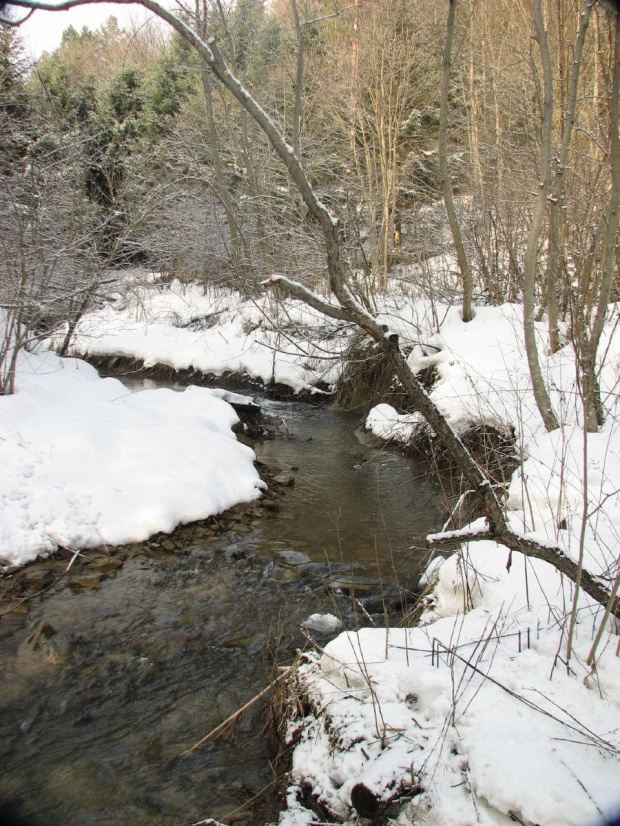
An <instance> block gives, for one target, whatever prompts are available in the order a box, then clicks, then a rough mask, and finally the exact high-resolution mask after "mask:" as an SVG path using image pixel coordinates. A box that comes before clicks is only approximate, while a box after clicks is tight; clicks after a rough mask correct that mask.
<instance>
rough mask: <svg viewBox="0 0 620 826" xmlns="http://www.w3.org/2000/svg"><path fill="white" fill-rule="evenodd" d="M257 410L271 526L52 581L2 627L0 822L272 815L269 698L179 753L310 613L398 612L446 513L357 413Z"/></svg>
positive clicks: (350, 623)
mask: <svg viewBox="0 0 620 826" xmlns="http://www.w3.org/2000/svg"><path fill="white" fill-rule="evenodd" d="M142 386H144V385H143V384H142V383H140V382H138V383H135V382H134V383H133V384H132V385H131V387H130V390H131V392H139V390H140V388H141V387H142ZM262 403H263V406H264V409H265V412H266V413H267V414H268V415H269V416H270V418H271V427H270V430H271V431H272V435H273V437H272V438H269V439H264V440H261V441H259V442H257V443H256V444H255V445H254V447H255V450H256V453H257V458H258V460H259V462H261V463H262V465H263V466H265V467H266V468H268V469H269V474H270V477H271V478H273V477H274V476H275V477H278V476H279V478H280V483H279V484H278V485H277V487H278V505H277V508H274V509H273V511H272V512H270V513H269V515H268V518H267V517H266V515H265V513H264V512H261V511H259V510H257V511H255V512H252V513H250V515H249V518H247V519H245V520H244V521H242V522H240V523H239V524H238V525H236V527H235V529H233V530H227V531H225V532H224V533H222V534H218V535H213V536H208V537H205V539H204V541H196V542H195V543H194V544H193V545H192V546H191V547H189V548H185V549H184V551H183V553H172V552H171V553H168V554H165V553H163V554H157V555H155V556H149V555H146V554H136V555H134V556H131V557H129V558H127V559H126V560H125V562H124V564H123V566H122V567H121V568H119V569H118V572H117V573H116V575H115V576H114V577H113V578H108V579H105V580H104V581H102V583H101V587H100V588H98V589H93V590H87V591H84V592H76V591H75V589H71V588H69V587H66V586H65V585H64V584H62V583H59V584H58V585H57V586H55V587H53V588H51V589H50V590H49V592H48V593H47V594H46V596H45V597H44V598H42V599H38V600H37V601H31V602H30V603H28V604H27V607H26V608H24V609H23V611H22V612H17V611H13V612H11V613H10V614H7V615H6V616H5V617H3V618H2V621H1V622H0V671H1V676H0V686H1V688H0V696H1V700H0V703H1V706H2V712H1V716H0V759H1V761H2V775H1V777H0V802H1V803H0V806H1V807H3V808H0V814H2V813H3V814H4V820H3V821H2V822H7V823H9V822H13V823H16V824H29V826H43V824H45V826H91V825H92V826H98V824H102V826H103V824H106V826H127V824H132V826H146V824H149V826H172V825H173V824H175V825H176V824H187V826H189V824H192V823H195V822H197V821H199V820H200V819H202V818H206V817H212V818H215V819H218V820H222V821H224V822H227V823H233V822H234V823H239V824H257V826H258V824H263V823H265V822H266V820H268V819H269V818H270V817H271V816H273V814H274V813H273V812H272V811H271V812H270V811H269V809H268V808H265V806H264V805H262V804H261V800H263V799H269V796H268V795H262V796H261V795H260V792H261V791H262V790H265V789H268V788H270V785H271V783H272V780H273V776H272V773H271V771H270V766H269V750H268V746H267V743H266V741H265V739H264V738H263V737H262V736H261V729H262V715H263V710H264V706H261V704H256V705H254V706H253V707H252V708H251V709H250V710H249V711H248V712H247V713H246V714H244V716H243V717H242V718H241V720H240V721H239V722H238V723H237V725H236V726H235V728H234V731H233V732H230V733H229V734H228V735H227V737H226V738H224V739H223V740H217V741H215V740H212V741H209V742H208V743H207V744H205V746H203V747H202V748H201V749H199V750H197V751H196V752H194V753H192V754H191V755H190V756H187V755H186V754H184V752H185V751H186V750H187V749H188V748H189V747H190V746H192V745H193V744H194V743H195V742H196V741H198V740H199V739H200V738H201V737H203V736H204V735H205V734H206V733H208V732H209V731H210V730H211V729H212V728H213V727H214V726H216V725H217V724H218V723H219V722H220V721H221V720H223V719H226V718H227V717H228V716H229V715H230V714H231V713H232V712H233V711H234V710H235V709H236V708H238V707H240V706H242V705H243V704H244V703H245V702H246V701H248V700H249V699H251V698H252V697H253V696H254V695H255V694H256V693H257V692H258V691H260V690H261V689H262V688H263V687H264V686H265V685H266V683H267V681H268V676H267V675H268V674H269V673H271V671H272V669H273V668H274V664H275V663H277V664H280V665H286V664H288V663H290V662H291V661H292V659H293V657H294V655H295V652H296V650H297V649H298V648H300V647H302V646H303V645H304V644H306V640H305V637H304V635H303V634H302V631H301V628H300V624H301V623H302V622H303V620H304V619H306V618H307V617H308V616H309V615H311V614H313V613H327V612H329V613H331V614H334V615H336V616H338V617H339V618H340V620H341V621H342V622H344V624H345V626H346V627H355V626H356V625H360V624H367V623H372V622H382V621H383V620H384V619H385V618H386V616H387V618H388V620H389V621H396V620H397V619H398V611H399V608H400V607H401V606H402V605H403V604H404V602H405V601H406V598H407V595H408V594H409V593H410V592H411V591H412V590H414V588H415V584H416V581H417V574H418V572H419V569H420V567H421V565H422V564H423V560H424V558H425V557H426V551H425V550H424V549H423V537H424V535H425V534H426V533H428V532H429V531H432V530H434V529H436V528H437V527H438V525H439V524H440V520H441V515H442V511H443V502H442V498H441V495H440V493H439V491H438V489H437V487H436V485H435V484H434V482H433V481H432V480H431V479H430V477H429V474H428V471H427V469H426V468H425V467H424V465H423V464H421V463H419V462H416V461H415V460H413V459H412V458H410V457H407V456H404V455H402V454H401V453H399V452H396V451H391V450H388V449H385V448H383V447H380V446H378V445H376V444H375V443H373V442H372V441H371V440H369V439H368V437H367V436H366V435H365V434H364V433H363V431H362V430H360V428H359V422H358V420H357V418H356V416H355V415H351V414H346V413H342V412H339V411H335V410H330V409H327V408H325V407H323V406H318V405H317V406H313V405H309V404H300V403H295V402H274V401H266V400H264V401H263V402H262ZM33 631H34V632H35V637H34V638H33V637H32V632H33ZM37 634H38V636H36V635H37ZM29 637H30V640H29ZM325 639H326V637H324V636H321V635H320V634H319V635H318V636H317V640H318V641H319V642H320V643H321V644H322V643H324V642H325ZM9 818H12V820H9ZM0 819H1V818H0Z"/></svg>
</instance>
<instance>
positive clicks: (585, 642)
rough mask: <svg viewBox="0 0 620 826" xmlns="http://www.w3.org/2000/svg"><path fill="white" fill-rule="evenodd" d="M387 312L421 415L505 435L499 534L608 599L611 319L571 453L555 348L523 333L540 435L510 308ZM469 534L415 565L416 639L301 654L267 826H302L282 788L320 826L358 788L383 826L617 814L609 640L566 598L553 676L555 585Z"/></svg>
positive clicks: (610, 629)
mask: <svg viewBox="0 0 620 826" xmlns="http://www.w3.org/2000/svg"><path fill="white" fill-rule="evenodd" d="M400 312H401V319H400V321H398V322H395V320H394V317H393V313H392V312H388V311H387V309H386V312H385V320H386V321H388V323H389V326H390V329H396V330H397V332H399V334H400V335H401V338H402V340H403V342H405V343H407V342H409V343H410V344H411V355H410V356H409V360H410V363H411V365H412V367H413V369H414V370H415V371H418V370H421V369H423V368H427V367H429V366H434V367H435V369H436V370H437V373H438V376H439V379H438V381H437V383H436V384H435V386H434V388H433V390H432V392H431V397H432V399H433V400H434V401H435V403H436V404H437V405H438V406H439V408H440V409H441V410H442V412H443V413H444V415H445V416H446V417H447V419H448V420H449V421H450V423H451V424H452V426H453V427H454V428H455V429H456V430H457V432H464V431H465V430H467V428H468V427H470V426H471V425H474V424H478V423H480V422H484V423H485V424H487V425H492V426H493V427H496V428H498V429H499V430H501V431H503V432H506V433H508V432H511V431H512V432H514V434H515V437H516V449H517V451H518V455H519V456H520V457H521V461H520V464H519V467H518V470H517V472H516V473H515V475H514V477H513V479H512V482H511V485H510V488H509V497H508V502H507V507H508V514H509V522H510V525H511V527H512V529H513V530H514V531H515V532H518V533H521V534H523V535H524V536H526V537H528V538H532V539H535V540H536V541H537V542H538V543H539V544H541V545H543V546H546V547H548V548H550V549H552V548H556V547H559V548H560V549H561V550H562V551H563V552H564V553H566V554H567V555H569V556H570V557H571V558H573V559H574V560H576V561H577V560H578V559H579V558H580V555H581V556H582V557H583V562H584V565H585V567H586V568H587V569H588V570H589V571H590V572H591V573H593V574H595V575H598V576H599V577H601V580H602V581H603V582H605V583H606V584H607V586H608V587H609V585H610V584H611V583H612V582H613V579H614V577H615V576H617V575H618V565H619V557H618V547H619V546H620V439H619V437H618V421H619V416H618V413H619V411H618V407H617V382H618V377H619V369H618V368H619V364H620V361H619V358H618V354H619V352H620V351H619V347H620V337H619V336H618V335H617V334H615V319H616V318H617V315H618V310H617V308H615V307H614V308H612V311H611V313H610V319H609V324H608V331H607V337H606V340H605V341H604V343H603V345H602V347H601V351H602V352H604V353H605V362H604V364H603V365H602V369H601V386H602V390H603V397H604V399H605V403H606V407H607V419H606V423H605V425H604V427H603V428H602V429H601V431H600V432H599V433H596V434H588V435H587V437H584V432H583V428H582V421H583V416H582V412H581V407H580V401H579V393H578V388H577V387H576V384H575V367H574V355H573V352H572V349H571V347H570V346H567V347H565V348H564V349H563V350H562V351H560V352H559V353H557V354H555V355H553V356H547V355H546V354H545V350H544V344H543V341H544V325H541V326H540V327H539V336H540V341H541V350H540V352H541V354H542V359H541V360H542V369H543V374H544V375H545V377H546V379H547V382H548V386H549V387H550V388H551V395H552V399H553V402H554V405H555V406H556V408H557V410H558V412H559V415H560V418H561V422H562V427H561V428H560V430H558V431H555V432H554V433H551V434H548V433H546V432H545V429H544V427H543V425H542V422H541V420H540V416H539V414H538V411H537V409H536V406H535V402H534V399H533V395H532V391H531V383H530V380H529V373H528V367H527V360H526V356H525V352H524V347H523V344H522V321H521V308H520V307H519V306H504V307H479V308H477V311H476V317H475V319H474V320H473V321H472V322H470V323H469V324H465V323H463V321H462V319H461V318H460V315H459V308H457V307H453V308H451V307H448V308H445V311H442V313H441V315H442V316H443V322H442V324H441V327H440V329H439V330H438V329H437V328H434V329H433V327H432V326H431V324H430V323H429V321H428V319H429V318H431V313H429V312H428V307H427V311H426V314H425V313H424V302H418V303H417V304H416V303H415V302H409V303H408V302H407V300H403V301H401V302H400ZM380 320H382V319H381V317H380ZM612 330H613V331H614V334H612V332H611V331H612ZM366 427H367V428H368V429H369V430H371V431H372V432H373V433H374V434H375V435H376V436H379V437H380V438H382V439H384V440H386V441H397V442H398V441H400V442H402V443H405V444H406V443H407V442H408V441H409V440H410V439H411V437H412V435H413V434H414V432H415V431H416V430H417V429H418V428H420V427H424V428H426V427H427V426H426V425H425V424H424V423H423V422H422V420H421V418H420V417H419V415H417V414H407V415H399V414H398V413H397V412H396V411H395V410H394V409H393V408H392V407H390V406H389V405H387V404H381V405H378V406H377V407H375V408H374V409H373V410H372V411H371V412H370V414H369V415H368V417H367V420H366ZM487 530H488V526H487V525H486V522H485V520H484V519H479V520H476V521H475V522H473V523H471V524H470V525H468V526H466V527H465V528H463V529H462V530H461V531H459V532H458V533H457V535H456V538H457V539H459V540H460V541H461V542H462V543H463V544H462V546H461V548H460V550H459V551H458V552H457V553H453V554H451V555H450V556H448V557H447V558H444V557H436V558H435V559H434V560H433V561H432V562H431V564H430V565H429V567H428V569H427V571H426V574H425V578H426V583H427V586H428V589H429V592H430V595H429V596H427V597H426V610H425V611H424V613H423V615H422V619H421V621H420V624H419V626H418V627H416V628H411V629H402V628H392V629H374V628H373V629H366V628H364V629H360V630H358V631H345V632H344V633H342V634H340V635H339V636H338V637H337V638H336V639H335V640H333V641H332V642H330V643H329V644H328V645H327V646H325V648H324V649H322V650H317V652H316V653H314V654H308V655H305V658H304V659H305V661H304V663H303V664H302V665H301V666H300V668H299V671H298V674H297V678H296V679H297V685H298V689H297V690H298V691H299V692H300V693H301V694H302V695H303V696H305V697H306V700H307V702H308V705H309V707H310V712H309V713H308V714H307V715H306V716H305V717H304V718H303V719H296V720H293V721H292V723H291V726H290V731H289V736H290V738H291V740H295V739H297V740H298V742H297V746H296V748H295V751H294V758H293V771H292V774H291V785H290V788H289V793H288V808H287V810H286V812H284V813H283V814H282V815H281V818H280V824H281V826H293V824H298V823H303V822H305V820H304V818H305V816H306V813H307V809H306V808H305V806H304V804H303V802H302V800H303V795H302V794H301V788H302V786H303V787H304V788H308V787H310V788H312V790H313V793H314V795H315V797H316V799H317V800H318V802H319V804H320V805H321V806H322V807H323V810H324V811H325V812H326V814H327V815H328V816H329V817H334V818H337V819H338V820H339V821H342V822H346V823H353V822H355V820H356V812H355V810H354V808H352V791H353V789H354V788H355V787H356V786H357V785H358V784H360V783H362V784H363V785H364V786H365V787H366V788H367V789H369V790H370V791H371V792H372V793H373V794H375V795H376V797H377V798H378V799H379V800H381V801H382V802H383V803H384V804H386V805H387V804H388V803H389V802H390V801H391V800H394V799H399V796H401V798H400V799H401V801H402V802H401V807H400V809H399V810H397V811H398V814H397V815H396V814H395V815H394V816H395V817H396V816H397V821H398V822H400V823H402V824H410V823H414V822H415V823H422V824H428V825H429V826H439V825H440V824H441V826H470V824H474V823H483V824H508V823H511V822H514V821H515V820H516V821H517V822H521V823H525V824H536V823H544V824H546V826H571V824H575V826H576V825H577V824H594V823H600V822H602V819H603V818H604V817H605V816H610V815H611V814H612V813H613V812H614V811H616V812H617V811H618V809H619V808H620V658H619V657H618V654H617V650H618V627H617V624H616V622H615V621H613V620H612V621H607V622H604V616H603V607H602V606H600V605H598V604H596V603H595V602H594V601H593V600H592V599H590V598H589V597H587V596H586V595H585V594H584V593H583V592H581V593H580V596H579V600H578V603H577V609H578V610H577V623H576V626H575V634H574V640H573V649H572V653H571V659H570V664H569V665H567V663H566V656H567V634H568V624H569V617H570V612H571V607H572V604H573V597H574V589H573V586H572V583H570V582H569V581H568V580H567V579H566V578H563V577H562V576H560V575H559V574H558V573H557V572H556V571H555V569H554V568H553V567H551V566H550V565H549V564H547V563H545V562H542V561H539V560H535V559H532V558H525V557H524V556H523V555H522V554H519V553H516V552H513V554H512V556H511V557H510V564H508V563H509V554H508V551H507V549H506V548H504V547H501V546H499V545H497V544H496V543H495V542H493V541H490V540H482V541H477V542H468V541H467V540H468V536H470V535H471V534H473V533H476V534H484V532H485V531H487ZM436 538H437V537H432V539H436ZM601 623H604V626H603V629H602V639H601V643H600V645H599V648H598V650H597V653H596V662H595V668H593V667H592V666H591V665H589V664H588V658H589V655H590V654H591V651H592V646H593V642H594V639H595V636H596V634H597V631H598V630H599V626H600V625H601Z"/></svg>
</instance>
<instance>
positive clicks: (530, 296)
mask: <svg viewBox="0 0 620 826" xmlns="http://www.w3.org/2000/svg"><path fill="white" fill-rule="evenodd" d="M533 7H534V30H535V39H536V42H537V43H538V49H539V52H540V59H541V62H542V68H543V83H544V96H543V111H542V125H541V139H540V161H539V175H540V181H539V184H538V196H537V198H536V203H535V205H534V211H533V214H532V220H531V223H530V228H529V232H528V237H527V248H526V251H525V272H524V275H523V332H524V336H525V350H526V352H527V362H528V365H529V368H530V376H531V379H532V389H533V391H534V398H535V399H536V405H537V407H538V410H539V412H540V415H541V417H542V420H543V422H544V424H545V427H546V428H547V430H555V429H556V428H558V427H559V422H558V419H557V416H556V415H555V411H554V410H553V405H552V404H551V399H550V398H549V393H548V392H547V387H546V385H545V381H544V379H543V375H542V372H541V369H540V362H539V359H538V346H537V344H536V328H535V312H536V307H535V294H536V271H537V263H538V242H539V240H540V234H541V231H542V226H543V222H544V220H545V212H546V209H547V196H548V194H549V176H550V164H551V129H552V120H553V81H552V76H551V56H550V54H549V44H548V42H547V30H546V29H545V24H544V21H543V16H542V8H541V0H533Z"/></svg>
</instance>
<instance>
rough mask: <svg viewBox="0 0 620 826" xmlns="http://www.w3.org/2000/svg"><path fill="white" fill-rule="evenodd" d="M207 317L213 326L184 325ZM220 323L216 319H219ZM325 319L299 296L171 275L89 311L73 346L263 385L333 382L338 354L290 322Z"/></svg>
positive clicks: (300, 324) (84, 351) (298, 386)
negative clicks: (218, 286)
mask: <svg viewBox="0 0 620 826" xmlns="http://www.w3.org/2000/svg"><path fill="white" fill-rule="evenodd" d="M206 316H209V317H210V318H211V319H212V321H213V322H214V326H213V327H210V328H208V329H199V330H194V329H188V328H185V327H183V326H182V325H184V324H188V323H190V322H191V320H192V319H199V318H203V319H204V318H205V317H206ZM215 322H216V323H215ZM317 324H324V318H323V317H322V316H321V315H320V314H319V313H317V312H316V311H314V310H310V309H309V308H308V307H306V306H305V305H303V304H301V302H298V301H293V300H290V299H288V300H286V301H282V302H279V301H276V300H273V299H272V298H271V297H270V296H263V297H262V298H261V299H255V300H252V299H243V298H242V297H241V296H240V295H239V294H238V293H231V292H227V291H218V290H211V291H209V292H208V293H207V294H206V295H205V294H203V291H202V290H201V289H200V288H199V287H198V286H197V285H195V284H190V285H181V284H180V283H179V282H178V281H173V282H172V284H171V285H170V288H169V289H163V290H158V289H152V288H151V287H150V286H149V285H142V286H136V287H135V288H134V289H133V291H131V292H130V293H129V294H128V295H127V296H126V297H125V301H119V302H117V303H116V304H113V305H109V306H107V307H105V308H103V309H102V310H100V311H99V312H94V313H90V314H88V315H86V316H85V317H84V318H83V319H82V321H81V322H80V325H79V327H78V329H77V331H76V336H75V339H74V346H73V352H74V353H75V354H76V355H82V356H109V355H114V356H127V357H130V358H134V359H137V360H140V361H143V362H144V365H145V366H146V367H151V366H153V365H155V364H162V365H165V366H167V367H171V368H173V369H175V370H188V369H190V370H194V371H200V372H201V373H205V374H213V375H215V376H222V375H224V374H226V373H245V374H246V375H247V376H249V377H250V378H254V379H258V380H259V381H261V382H263V383H264V384H268V383H270V382H277V383H279V384H284V385H287V386H289V387H291V388H292V389H294V390H295V391H301V390H310V391H312V390H314V387H315V385H316V384H317V383H318V382H321V381H323V382H325V383H327V384H330V383H333V381H335V378H336V377H337V375H338V369H337V368H336V370H334V368H335V367H336V362H337V359H332V358H331V356H332V355H333V354H332V353H331V352H330V353H329V354H328V355H329V356H330V358H329V360H327V361H326V360H325V359H323V358H321V356H322V355H324V354H323V352H322V350H321V348H319V349H317V348H316V347H315V345H314V344H313V342H306V340H305V338H304V341H303V343H301V342H300V341H296V340H294V339H293V336H294V334H292V335H291V334H289V333H288V332H287V328H289V327H290V328H295V327H302V328H307V327H312V326H313V325H314V326H316V325H317Z"/></svg>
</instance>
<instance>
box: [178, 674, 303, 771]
mask: <svg viewBox="0 0 620 826" xmlns="http://www.w3.org/2000/svg"><path fill="white" fill-rule="evenodd" d="M290 670H291V667H290V666H289V667H288V668H286V670H285V671H283V672H282V673H281V674H280V675H279V676H277V677H276V678H275V680H272V681H271V682H270V683H269V685H268V686H267V687H266V688H264V689H263V690H262V691H260V692H259V693H258V694H257V695H256V696H255V697H252V699H251V700H248V702H247V703H246V704H245V705H243V706H241V708H239V709H237V711H235V712H233V713H232V714H231V715H230V716H229V717H227V718H226V719H225V720H224V722H222V723H220V724H219V726H216V727H215V728H214V729H213V730H212V731H210V732H209V733H208V734H207V735H206V736H205V737H203V738H202V740H199V741H198V742H197V743H194V745H193V746H192V747H191V748H189V749H187V750H186V751H184V752H181V757H187V756H188V755H190V754H193V753H194V752H195V751H196V750H197V749H199V748H200V747H201V746H202V745H204V743H206V742H207V740H210V739H211V738H212V737H216V736H217V735H218V734H221V732H222V731H223V730H224V729H225V728H226V727H227V726H228V725H230V723H232V722H234V721H235V720H236V719H237V718H238V717H241V715H242V714H243V712H244V711H247V710H248V708H250V706H253V705H254V703H256V702H258V700H260V699H261V697H264V696H265V694H267V692H268V691H271V689H272V688H273V687H274V686H275V685H276V683H279V682H280V680H282V679H283V678H284V677H286V676H287V674H288V673H289V672H290Z"/></svg>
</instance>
